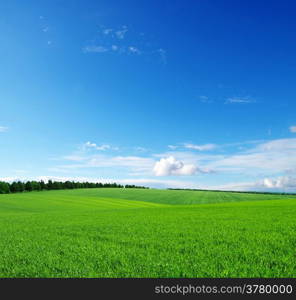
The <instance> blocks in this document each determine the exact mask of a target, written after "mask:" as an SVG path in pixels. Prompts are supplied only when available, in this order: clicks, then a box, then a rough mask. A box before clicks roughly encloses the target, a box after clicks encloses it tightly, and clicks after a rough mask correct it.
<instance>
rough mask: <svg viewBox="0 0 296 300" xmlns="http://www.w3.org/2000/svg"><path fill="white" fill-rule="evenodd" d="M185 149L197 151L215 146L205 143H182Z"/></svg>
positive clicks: (211, 148)
mask: <svg viewBox="0 0 296 300" xmlns="http://www.w3.org/2000/svg"><path fill="white" fill-rule="evenodd" d="M184 147H185V148H187V149H192V150H198V151H208V150H213V149H215V148H217V145H215V144H205V145H194V144H184Z"/></svg>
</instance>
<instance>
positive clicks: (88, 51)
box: [83, 46, 108, 53]
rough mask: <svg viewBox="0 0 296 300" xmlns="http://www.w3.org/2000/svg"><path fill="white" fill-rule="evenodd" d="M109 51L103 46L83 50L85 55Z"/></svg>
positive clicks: (88, 47)
mask: <svg viewBox="0 0 296 300" xmlns="http://www.w3.org/2000/svg"><path fill="white" fill-rule="evenodd" d="M107 51H108V48H106V47H103V46H86V47H84V48H83V52H84V53H104V52H107Z"/></svg>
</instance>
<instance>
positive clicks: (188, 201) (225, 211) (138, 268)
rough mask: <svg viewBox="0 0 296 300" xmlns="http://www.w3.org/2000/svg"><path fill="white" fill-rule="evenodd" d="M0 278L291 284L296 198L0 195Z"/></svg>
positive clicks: (107, 192) (103, 192)
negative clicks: (279, 280)
mask: <svg viewBox="0 0 296 300" xmlns="http://www.w3.org/2000/svg"><path fill="white" fill-rule="evenodd" d="M0 253H1V256H0V277H296V198H295V197H294V198H293V196H281V195H261V194H242V193H227V192H202V191H166V190H140V189H83V190H63V191H47V192H46V191H45V192H30V193H29V192H28V193H18V194H8V195H0Z"/></svg>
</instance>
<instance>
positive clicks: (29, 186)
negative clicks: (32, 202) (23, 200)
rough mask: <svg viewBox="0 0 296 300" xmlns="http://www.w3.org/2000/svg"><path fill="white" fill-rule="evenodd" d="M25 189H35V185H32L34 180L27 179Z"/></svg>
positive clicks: (29, 190)
mask: <svg viewBox="0 0 296 300" xmlns="http://www.w3.org/2000/svg"><path fill="white" fill-rule="evenodd" d="M25 190H26V191H28V192H31V191H33V186H32V182H31V181H27V182H26V183H25Z"/></svg>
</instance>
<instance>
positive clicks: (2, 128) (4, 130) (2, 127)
mask: <svg viewBox="0 0 296 300" xmlns="http://www.w3.org/2000/svg"><path fill="white" fill-rule="evenodd" d="M7 130H8V127H6V126H0V132H6V131H7Z"/></svg>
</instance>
